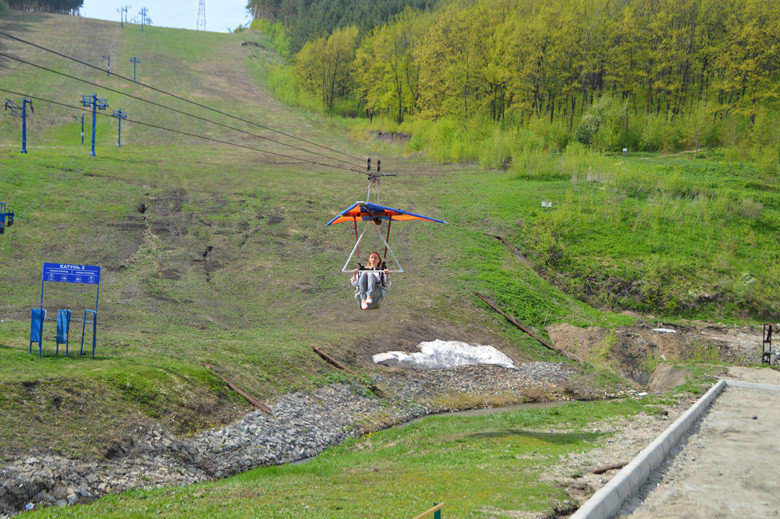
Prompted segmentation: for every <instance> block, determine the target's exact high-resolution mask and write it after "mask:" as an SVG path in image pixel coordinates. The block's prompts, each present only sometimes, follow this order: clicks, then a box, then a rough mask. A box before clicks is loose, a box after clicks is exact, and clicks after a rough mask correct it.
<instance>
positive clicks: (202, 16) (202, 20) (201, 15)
mask: <svg viewBox="0 0 780 519" xmlns="http://www.w3.org/2000/svg"><path fill="white" fill-rule="evenodd" d="M195 29H196V30H198V31H205V30H206V0H200V5H198V25H197V26H196V27H195Z"/></svg>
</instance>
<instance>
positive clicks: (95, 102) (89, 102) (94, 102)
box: [81, 94, 108, 157]
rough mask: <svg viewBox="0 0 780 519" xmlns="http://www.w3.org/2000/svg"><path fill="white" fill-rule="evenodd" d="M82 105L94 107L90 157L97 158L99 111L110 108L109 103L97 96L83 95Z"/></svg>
mask: <svg viewBox="0 0 780 519" xmlns="http://www.w3.org/2000/svg"><path fill="white" fill-rule="evenodd" d="M81 104H82V105H84V106H87V107H89V106H91V107H92V151H90V152H89V156H90V157H94V156H95V127H96V126H97V111H98V110H105V109H106V108H108V102H107V101H106V100H105V99H98V96H97V94H92V95H88V94H87V95H82V96H81Z"/></svg>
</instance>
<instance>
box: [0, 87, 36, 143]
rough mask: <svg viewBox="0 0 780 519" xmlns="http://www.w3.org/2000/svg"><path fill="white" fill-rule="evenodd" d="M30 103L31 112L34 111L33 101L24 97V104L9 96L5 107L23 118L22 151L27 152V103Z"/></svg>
mask: <svg viewBox="0 0 780 519" xmlns="http://www.w3.org/2000/svg"><path fill="white" fill-rule="evenodd" d="M28 104H29V105H30V113H33V112H34V111H35V110H34V109H33V104H32V101H30V100H29V99H27V98H25V97H23V98H22V106H19V105H18V104H16V103H14V102H13V101H11V100H10V99H8V98H7V97H6V98H5V109H6V110H11V113H12V114H14V115H15V116H17V117H21V118H22V153H27V105H28Z"/></svg>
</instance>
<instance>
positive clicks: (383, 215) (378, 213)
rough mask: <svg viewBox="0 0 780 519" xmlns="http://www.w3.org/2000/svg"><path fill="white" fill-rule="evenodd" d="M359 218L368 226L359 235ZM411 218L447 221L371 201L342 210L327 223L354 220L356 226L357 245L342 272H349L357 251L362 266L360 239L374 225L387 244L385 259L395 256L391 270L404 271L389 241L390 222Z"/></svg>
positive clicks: (356, 203)
mask: <svg viewBox="0 0 780 519" xmlns="http://www.w3.org/2000/svg"><path fill="white" fill-rule="evenodd" d="M358 220H360V221H362V222H366V226H365V227H364V229H363V232H362V233H360V235H358V228H357V222H358ZM383 220H387V236H386V237H385V236H382V233H381V232H379V226H380V225H381V223H382V221H383ZM409 220H422V221H427V222H436V223H447V222H445V221H444V220H437V219H436V218H430V217H428V216H423V215H420V214H415V213H410V212H409V211H404V210H401V209H394V208H392V207H385V206H383V205H379V204H374V203H371V202H355V203H354V204H352V205H351V206H350V207H349V208H348V209H346V210H344V211H342V212H341V213H339V215H338V216H336V217H335V218H334V219H332V220H331V221H329V222H328V223H327V224H326V225H333V224H336V223H342V222H353V224H354V226H355V246H354V247H353V248H352V252H351V253H350V255H349V258H347V262H346V263H345V264H344V267H343V268H342V269H341V271H342V272H349V271H350V270H349V269H348V268H347V267H348V266H349V262H350V261H351V260H352V256H354V255H355V253H356V252H357V259H358V268H360V249H358V246H359V245H360V241H361V240H362V239H363V236H364V235H365V233H366V231H367V230H368V228H369V227H373V228H374V230H376V232H377V234H378V235H379V238H380V239H381V240H382V243H384V245H385V259H386V258H387V253H388V252H389V253H390V256H391V257H392V258H393V261H394V262H395V265H396V267H397V268H396V269H388V270H389V271H390V272H403V271H404V269H403V267H401V264H400V263H399V262H398V260H397V259H396V257H395V254H394V253H393V250H392V249H391V248H390V244H389V243H388V241H389V240H390V224H392V222H393V221H400V222H402V221H409Z"/></svg>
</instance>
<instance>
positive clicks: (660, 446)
mask: <svg viewBox="0 0 780 519" xmlns="http://www.w3.org/2000/svg"><path fill="white" fill-rule="evenodd" d="M727 384H728V382H727V381H726V380H720V381H718V383H717V384H715V385H714V386H712V387H711V388H710V390H709V391H707V393H705V394H704V396H702V397H701V398H700V399H699V400H698V401H697V402H696V403H695V404H693V405H692V406H691V408H690V409H688V410H687V411H685V413H684V414H683V415H682V416H680V418H678V419H677V420H676V421H675V422H674V423H673V424H672V425H670V426H669V427H668V428H667V429H666V430H665V431H664V432H662V433H661V435H660V436H658V438H656V439H655V440H654V441H653V443H651V444H650V445H648V446H647V447H645V448H644V449H643V450H642V452H640V453H639V454H637V456H636V458H634V459H633V460H631V463H629V464H628V465H626V466H625V467H623V469H622V470H621V471H620V472H618V473H617V474H616V475H615V477H613V478H612V479H611V480H609V482H608V483H607V484H606V485H604V486H603V487H601V488H600V489H599V490H598V492H596V493H595V494H593V495H592V496H591V497H590V499H588V500H587V501H585V503H584V504H583V505H582V506H581V507H580V508H579V510H577V511H576V512H575V513H574V515H572V516H571V517H570V518H569V519H586V518H587V519H608V518H610V517H612V516H614V515H615V514H617V513H618V512H619V511H620V506H621V505H622V504H623V501H625V500H626V499H628V498H629V497H630V496H632V495H633V494H634V493H635V492H636V491H637V490H639V488H640V487H641V486H642V485H644V483H645V482H646V481H647V478H648V477H650V474H651V473H652V472H653V471H654V470H655V469H656V468H658V466H659V465H660V464H661V463H662V462H663V460H664V458H666V455H667V454H669V451H671V450H672V448H673V447H674V446H675V445H677V444H678V443H679V441H680V438H682V436H683V435H684V434H685V433H686V432H687V431H688V429H690V427H691V426H692V425H693V424H694V423H695V422H696V420H697V419H698V418H699V417H700V416H701V415H702V414H703V413H704V411H706V410H707V408H708V407H709V405H710V404H711V403H712V402H713V401H714V400H715V399H716V398H717V397H718V395H720V393H721V392H722V391H723V389H724V388H725V387H726V385H727Z"/></svg>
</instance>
